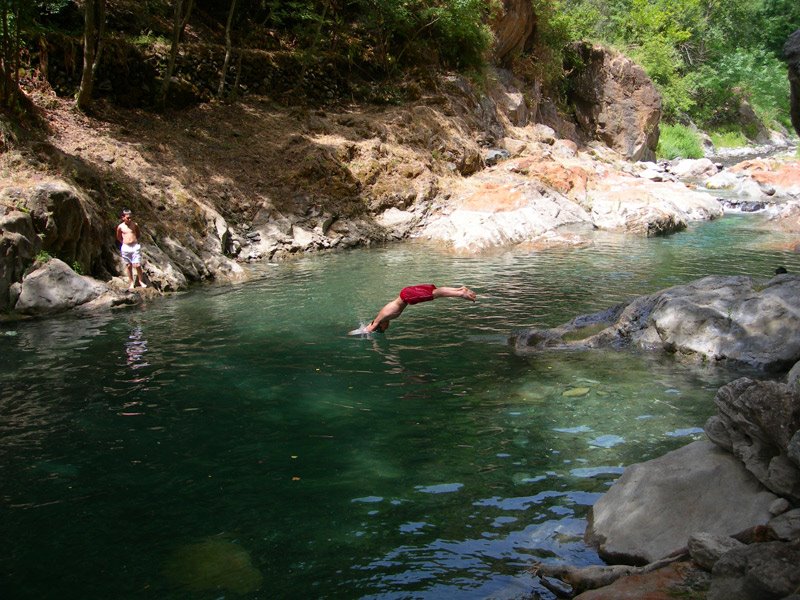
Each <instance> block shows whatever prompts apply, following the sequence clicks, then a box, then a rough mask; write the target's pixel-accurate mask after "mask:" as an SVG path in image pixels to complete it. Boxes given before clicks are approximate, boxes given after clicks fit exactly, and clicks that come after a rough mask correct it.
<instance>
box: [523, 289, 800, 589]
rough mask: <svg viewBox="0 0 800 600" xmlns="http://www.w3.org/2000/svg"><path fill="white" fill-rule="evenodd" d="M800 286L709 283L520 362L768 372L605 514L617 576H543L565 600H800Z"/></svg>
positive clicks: (617, 312) (605, 317) (622, 311)
mask: <svg viewBox="0 0 800 600" xmlns="http://www.w3.org/2000/svg"><path fill="white" fill-rule="evenodd" d="M798 292H800V276H798V275H790V274H779V275H776V276H775V277H773V278H772V279H768V280H762V281H754V280H752V279H750V278H747V277H707V278H704V279H701V280H699V281H696V282H694V283H691V284H689V285H685V286H677V287H674V288H670V289H667V290H663V291H661V292H657V293H656V294H653V295H650V296H645V297H641V298H637V299H635V300H633V301H632V302H630V303H628V304H625V305H620V306H617V307H613V308H610V309H609V310H607V311H604V312H602V313H598V314H595V315H587V316H583V317H577V318H576V319H574V320H573V321H571V322H569V323H567V324H565V325H563V326H561V327H557V328H554V329H549V330H540V331H535V330H531V331H527V332H522V333H520V334H519V335H517V336H515V337H514V338H513V339H512V343H514V344H515V347H516V349H517V351H519V352H526V353H527V352H545V351H547V352H553V351H560V350H563V349H570V348H576V347H583V348H594V347H600V346H612V347H624V346H633V347H636V348H639V349H641V350H646V351H659V352H671V353H674V354H677V355H679V356H683V357H686V358H689V359H691V360H705V361H723V360H724V361H733V362H738V363H741V364H747V365H750V366H755V367H758V368H761V369H764V370H765V371H771V372H772V374H771V375H768V374H767V373H765V377H766V378H765V380H763V381H761V380H753V379H749V378H741V379H738V380H736V381H733V382H731V383H730V384H728V385H726V386H723V387H722V388H720V389H719V391H718V392H717V394H716V398H715V399H714V402H715V404H716V406H717V414H716V415H715V416H712V417H711V418H710V419H709V420H708V422H707V423H706V425H705V432H706V435H707V437H708V440H707V441H697V442H694V443H692V444H689V445H688V446H685V447H684V448H681V449H679V450H676V451H673V452H670V453H669V454H667V455H665V456H662V457H660V458H657V459H655V460H651V461H648V462H646V463H641V464H635V465H631V466H629V467H627V468H626V469H625V471H624V473H623V474H622V476H621V477H620V478H619V479H618V480H617V481H616V482H615V483H614V484H613V485H612V486H611V488H610V489H609V491H608V492H607V493H606V494H605V495H604V496H602V497H601V499H600V500H599V501H598V502H597V503H595V505H594V506H593V508H592V511H591V514H590V519H589V525H588V527H587V529H586V541H587V543H589V544H591V545H593V546H595V547H596V548H597V549H598V552H599V554H600V556H601V557H602V558H603V559H604V560H606V561H607V562H608V563H609V566H607V567H589V568H583V569H579V568H574V567H572V566H569V565H564V564H538V565H536V566H535V567H534V573H536V574H537V575H538V576H539V577H540V579H541V580H542V582H543V583H544V585H545V586H546V587H548V588H549V589H552V590H553V591H554V592H556V594H557V595H559V596H567V597H572V596H577V598H581V599H582V600H599V599H609V600H610V599H615V600H618V599H620V598H644V597H646V598H648V599H658V598H664V599H665V600H666V599H667V598H672V597H675V595H681V597H684V596H685V597H696V598H709V599H712V600H727V599H730V598H736V599H737V600H749V599H752V600H764V599H781V598H792V599H794V598H797V597H798V596H797V594H798V589H800V570H798V568H797V565H798V564H800V362H799V361H800V294H799V293H798Z"/></svg>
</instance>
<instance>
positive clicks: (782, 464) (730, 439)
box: [705, 377, 800, 503]
mask: <svg viewBox="0 0 800 600" xmlns="http://www.w3.org/2000/svg"><path fill="white" fill-rule="evenodd" d="M714 403H715V404H716V405H717V414H716V415H714V416H712V417H710V418H709V419H708V421H707V422H706V426H705V429H706V434H707V435H708V437H709V438H710V439H711V441H713V442H714V443H716V444H717V445H719V446H720V447H721V448H724V449H725V450H727V451H728V452H730V453H731V454H733V455H734V456H735V457H737V458H738V459H739V460H741V461H742V463H743V464H744V466H745V467H746V468H747V470H748V471H750V472H751V473H752V474H753V475H754V476H755V477H756V478H757V479H758V480H759V481H760V482H761V483H763V484H764V486H766V487H767V488H769V489H770V490H772V491H773V492H775V493H776V494H779V495H781V496H783V497H784V498H788V499H790V500H792V501H794V502H795V503H798V502H800V462H798V461H797V460H792V456H790V454H789V447H790V443H791V441H792V438H793V436H795V435H796V434H797V432H798V431H800V394H798V393H797V392H796V391H795V390H794V389H793V388H792V387H790V386H789V385H787V384H784V383H780V382H777V381H755V380H752V379H748V378H746V377H743V378H741V379H737V380H736V381H734V382H732V383H729V384H728V385H726V386H723V387H722V388H720V389H719V391H718V392H717V395H716V397H715V398H714Z"/></svg>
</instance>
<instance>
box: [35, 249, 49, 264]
mask: <svg viewBox="0 0 800 600" xmlns="http://www.w3.org/2000/svg"><path fill="white" fill-rule="evenodd" d="M52 258H53V256H52V255H51V254H50V253H49V252H48V251H47V250H40V251H39V254H37V255H36V262H38V263H42V264H45V263H47V262H50V260H51V259H52Z"/></svg>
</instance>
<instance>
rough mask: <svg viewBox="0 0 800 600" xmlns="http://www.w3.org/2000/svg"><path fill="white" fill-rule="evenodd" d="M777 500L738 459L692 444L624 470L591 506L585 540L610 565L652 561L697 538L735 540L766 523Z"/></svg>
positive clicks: (707, 444)
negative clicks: (699, 534) (703, 534)
mask: <svg viewBox="0 0 800 600" xmlns="http://www.w3.org/2000/svg"><path fill="white" fill-rule="evenodd" d="M732 490H736V492H735V493H731V491H732ZM775 499H776V496H775V495H774V494H772V493H771V492H768V491H766V490H764V488H763V487H762V486H761V485H760V484H759V482H758V481H757V480H756V479H755V478H754V477H753V476H752V475H751V474H750V473H748V472H747V470H745V468H744V467H743V466H742V464H741V463H740V462H739V461H738V460H736V459H735V458H734V457H733V456H731V455H730V454H728V453H726V452H724V451H722V450H721V449H720V448H718V447H716V446H715V445H714V444H711V443H710V442H702V441H700V442H694V443H692V444H689V445H688V446H685V447H683V448H680V449H678V450H675V451H673V452H670V453H669V454H666V455H665V456H662V457H660V458H657V459H655V460H651V461H648V462H646V463H639V464H635V465H631V466H630V467H628V468H626V469H625V472H624V473H623V474H622V476H621V477H620V478H619V480H617V481H616V482H615V483H614V485H612V486H611V488H610V489H609V491H608V492H607V493H606V494H604V495H603V496H602V497H601V498H600V500H598V501H597V503H596V504H595V505H594V507H593V508H592V511H591V514H590V518H589V526H588V527H587V530H586V539H587V542H588V543H590V544H592V545H594V546H596V547H597V548H598V552H599V554H600V556H601V557H602V558H603V559H604V560H606V561H607V562H611V563H617V562H622V563H626V564H645V563H650V562H653V561H655V560H657V559H659V558H662V557H664V556H666V555H668V554H671V553H672V552H675V551H677V550H679V549H681V548H683V547H684V546H686V544H687V541H688V539H689V537H690V536H691V535H692V534H694V533H696V532H699V531H703V532H707V533H709V534H714V535H721V536H730V535H733V534H735V533H738V532H740V531H743V530H745V529H747V528H749V527H753V526H755V525H763V524H765V523H767V522H768V521H769V520H770V518H771V516H772V515H771V514H770V512H769V507H770V504H771V503H772V502H773V501H775Z"/></svg>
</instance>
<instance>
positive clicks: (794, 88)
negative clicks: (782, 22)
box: [783, 29, 800, 135]
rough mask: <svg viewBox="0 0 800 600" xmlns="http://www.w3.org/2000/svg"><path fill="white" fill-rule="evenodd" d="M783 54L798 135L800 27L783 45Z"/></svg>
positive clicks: (798, 133) (799, 111) (799, 116)
mask: <svg viewBox="0 0 800 600" xmlns="http://www.w3.org/2000/svg"><path fill="white" fill-rule="evenodd" d="M783 55H784V57H785V58H786V63H787V65H788V67H789V91H790V92H789V93H790V96H791V100H790V102H791V105H790V113H791V116H792V125H793V126H794V130H795V131H796V132H797V135H800V29H798V30H797V31H795V32H794V33H792V34H791V35H790V36H789V39H788V40H786V44H785V45H784V46H783Z"/></svg>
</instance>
